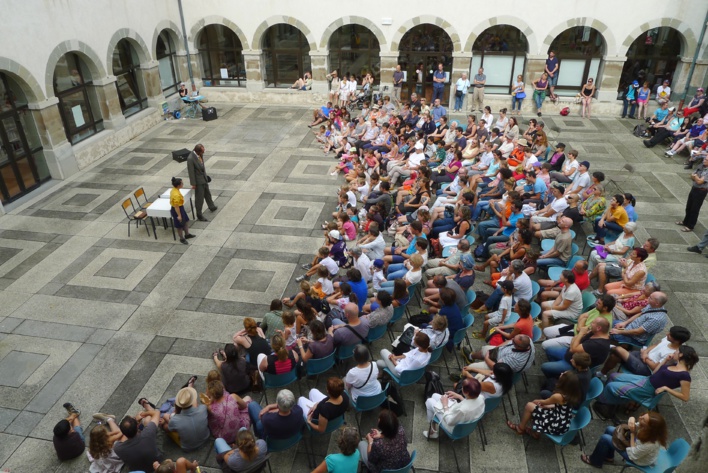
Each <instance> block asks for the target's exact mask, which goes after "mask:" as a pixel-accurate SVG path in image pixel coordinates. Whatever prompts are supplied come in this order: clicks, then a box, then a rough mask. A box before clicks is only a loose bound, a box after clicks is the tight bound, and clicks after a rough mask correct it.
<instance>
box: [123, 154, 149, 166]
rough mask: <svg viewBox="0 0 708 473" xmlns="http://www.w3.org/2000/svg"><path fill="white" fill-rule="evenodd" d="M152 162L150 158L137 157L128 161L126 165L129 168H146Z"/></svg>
mask: <svg viewBox="0 0 708 473" xmlns="http://www.w3.org/2000/svg"><path fill="white" fill-rule="evenodd" d="M150 161H152V158H148V157H146V156H135V157H132V158H130V159H129V160H127V161H126V162H125V164H126V165H128V166H145V165H146V164H147V163H149V162H150Z"/></svg>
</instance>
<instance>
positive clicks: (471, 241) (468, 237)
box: [465, 234, 476, 248]
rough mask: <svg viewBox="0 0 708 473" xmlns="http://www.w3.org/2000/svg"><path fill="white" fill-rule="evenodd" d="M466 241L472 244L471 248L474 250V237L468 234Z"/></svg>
mask: <svg viewBox="0 0 708 473" xmlns="http://www.w3.org/2000/svg"><path fill="white" fill-rule="evenodd" d="M465 240H467V241H468V242H470V248H472V245H474V242H475V241H476V240H475V239H474V236H472V235H470V234H467V236H465Z"/></svg>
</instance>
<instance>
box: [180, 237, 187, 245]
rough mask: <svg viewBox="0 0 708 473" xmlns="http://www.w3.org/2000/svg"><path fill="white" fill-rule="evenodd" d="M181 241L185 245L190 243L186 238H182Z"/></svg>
mask: <svg viewBox="0 0 708 473" xmlns="http://www.w3.org/2000/svg"><path fill="white" fill-rule="evenodd" d="M179 242H180V243H182V244H183V245H189V243H187V240H186V239H185V238H180V239H179Z"/></svg>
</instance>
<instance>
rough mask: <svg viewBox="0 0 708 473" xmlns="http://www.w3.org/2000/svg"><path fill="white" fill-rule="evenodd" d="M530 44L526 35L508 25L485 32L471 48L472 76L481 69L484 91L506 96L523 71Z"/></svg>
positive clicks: (498, 26)
mask: <svg viewBox="0 0 708 473" xmlns="http://www.w3.org/2000/svg"><path fill="white" fill-rule="evenodd" d="M528 49H529V44H528V41H526V35H524V33H522V32H521V30H520V29H518V28H516V27H515V26H511V25H496V26H492V27H491V28H487V29H486V30H484V32H483V33H482V34H480V35H479V36H478V37H477V40H476V41H475V42H474V46H472V66H471V69H472V70H471V74H472V76H474V74H476V73H477V70H479V68H480V67H483V68H484V74H485V75H486V76H487V83H486V85H485V87H484V89H485V92H487V93H490V94H508V93H510V92H511V87H512V84H513V83H514V81H515V80H516V76H517V75H519V74H522V75H523V73H524V71H525V69H526V53H527V52H528Z"/></svg>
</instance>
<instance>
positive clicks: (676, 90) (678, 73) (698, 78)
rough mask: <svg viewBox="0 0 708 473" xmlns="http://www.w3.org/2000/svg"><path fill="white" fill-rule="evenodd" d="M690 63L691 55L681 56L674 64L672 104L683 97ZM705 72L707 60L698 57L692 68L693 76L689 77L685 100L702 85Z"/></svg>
mask: <svg viewBox="0 0 708 473" xmlns="http://www.w3.org/2000/svg"><path fill="white" fill-rule="evenodd" d="M692 63H693V58H692V57H682V58H681V60H680V61H679V63H678V64H677V65H676V70H675V71H674V77H673V80H672V81H671V102H672V103H673V104H678V103H679V101H680V100H681V99H682V98H683V93H684V91H685V90H686V81H687V80H688V73H689V71H690V70H691V64H692ZM707 72H708V60H706V59H699V60H698V61H696V67H695V68H694V70H693V76H692V77H691V83H690V84H689V89H688V95H687V96H686V100H690V99H691V97H693V94H694V93H695V90H696V88H698V87H703V86H704V83H705V80H706V73H707Z"/></svg>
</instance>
